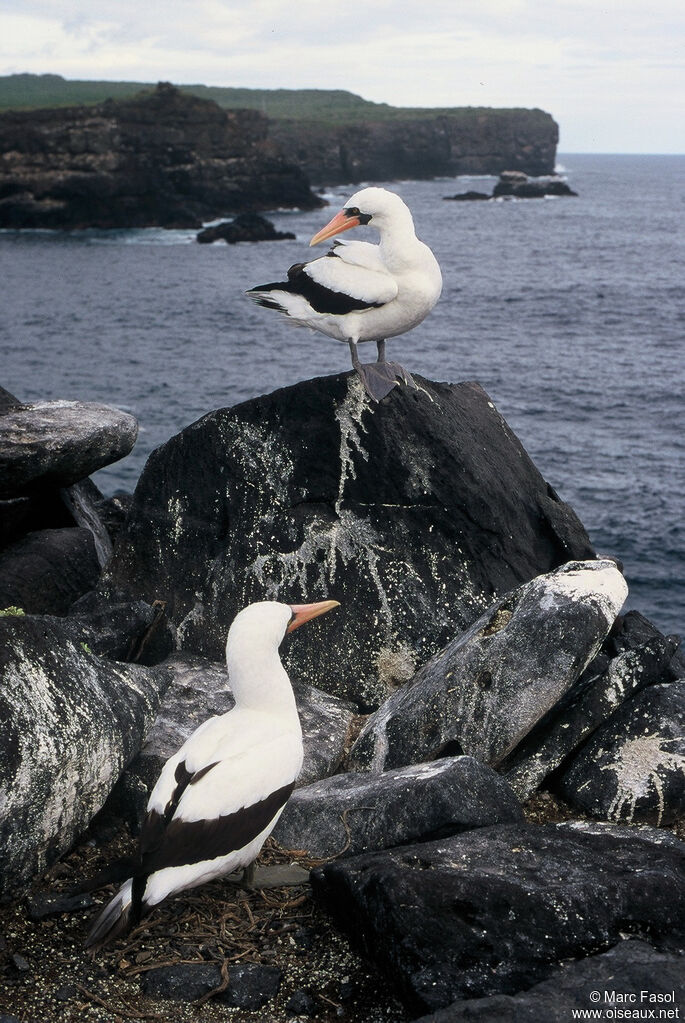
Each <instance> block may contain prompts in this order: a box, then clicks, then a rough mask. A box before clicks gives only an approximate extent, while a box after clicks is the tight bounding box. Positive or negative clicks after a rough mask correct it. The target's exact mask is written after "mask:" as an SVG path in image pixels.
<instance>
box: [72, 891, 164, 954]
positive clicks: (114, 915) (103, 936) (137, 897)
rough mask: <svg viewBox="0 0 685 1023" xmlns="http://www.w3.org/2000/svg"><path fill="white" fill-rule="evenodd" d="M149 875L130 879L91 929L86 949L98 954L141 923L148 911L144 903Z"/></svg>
mask: <svg viewBox="0 0 685 1023" xmlns="http://www.w3.org/2000/svg"><path fill="white" fill-rule="evenodd" d="M146 883H147V875H138V876H136V877H132V878H129V879H128V880H127V881H126V882H125V883H124V884H123V885H122V886H121V888H120V889H119V891H118V892H117V893H116V895H115V896H114V898H113V899H111V900H110V901H109V902H108V903H107V905H106V906H105V908H104V909H103V910H102V912H101V913H100V916H99V917H98V918H97V920H96V921H95V923H94V924H93V926H92V927H91V929H90V933H89V935H88V937H87V938H86V941H85V947H86V948H87V949H89V950H90V951H91V952H97V951H98V950H99V949H101V948H103V946H105V945H109V943H110V942H111V941H114V940H115V939H116V938H118V937H120V936H121V935H122V934H126V932H127V931H129V930H130V929H131V927H135V925H136V924H138V923H140V920H141V918H142V916H144V914H145V913H146V912H147V911H148V909H149V907H147V906H146V905H145V904H144V902H143V893H144V891H145V885H146Z"/></svg>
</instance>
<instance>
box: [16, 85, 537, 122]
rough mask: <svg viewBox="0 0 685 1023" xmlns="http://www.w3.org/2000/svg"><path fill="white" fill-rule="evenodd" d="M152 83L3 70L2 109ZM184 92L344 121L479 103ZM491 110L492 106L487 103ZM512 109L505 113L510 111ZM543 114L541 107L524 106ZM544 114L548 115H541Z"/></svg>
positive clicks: (269, 112) (129, 92)
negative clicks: (406, 103)
mask: <svg viewBox="0 0 685 1023" xmlns="http://www.w3.org/2000/svg"><path fill="white" fill-rule="evenodd" d="M152 88H154V85H152V84H151V83H149V82H97V81H78V80H70V79H66V78H62V76H61V75H33V74H18V75H4V76H3V75H0V110H29V109H37V108H41V107H69V106H76V105H82V104H92V103H102V102H103V101H104V100H106V99H124V98H127V97H130V96H134V95H135V94H136V93H138V92H141V91H149V90H150V89H152ZM178 88H179V89H180V90H181V91H182V92H187V93H190V94H191V95H193V96H199V97H201V98H202V99H209V100H214V102H215V103H218V104H219V106H222V107H225V108H227V109H245V108H248V109H254V110H260V111H261V112H262V113H263V114H265V115H266V116H267V117H272V118H276V119H288V120H291V119H297V120H312V121H326V122H329V123H331V122H337V123H344V122H346V121H359V120H364V121H378V120H392V119H401V118H408V117H425V116H431V117H435V116H436V115H438V114H448V113H449V114H452V115H454V114H456V113H459V114H460V115H462V116H472V115H475V114H476V113H478V111H479V109H480V110H482V109H483V108H477V107H472V108H468V107H458V108H457V107H446V108H438V107H431V108H419V107H392V106H390V105H389V104H387V103H373V102H371V101H370V100H366V99H362V97H361V96H356V95H355V94H354V93H352V92H346V91H345V90H343V89H241V88H229V87H222V86H215V85H181V86H178ZM487 109H488V110H490V108H487ZM512 112H513V110H512V109H507V111H506V113H507V114H511V113H512ZM526 113H527V114H531V113H536V114H543V112H542V111H540V110H536V111H531V110H528V111H526ZM543 116H544V117H545V118H548V117H549V114H544V115H543Z"/></svg>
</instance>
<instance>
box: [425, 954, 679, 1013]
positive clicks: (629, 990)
mask: <svg viewBox="0 0 685 1023" xmlns="http://www.w3.org/2000/svg"><path fill="white" fill-rule="evenodd" d="M684 971H685V959H683V957H682V955H676V954H673V953H672V952H657V951H656V950H655V949H653V948H652V947H651V946H650V945H647V944H645V942H644V941H638V940H635V939H628V940H623V941H620V942H619V943H618V944H617V945H614V947H613V948H611V949H609V951H608V952H602V953H600V954H599V955H593V956H588V957H587V959H576V960H575V961H573V962H570V963H564V965H563V966H561V967H560V969H559V970H557V971H556V972H555V973H553V974H552V976H551V977H550V978H549V979H548V980H543V981H541V982H540V983H539V984H535V986H534V987H532V988H529V989H528V990H527V991H522V992H520V993H519V994H516V995H491V996H490V997H489V998H468V999H466V1000H459V1001H458V1002H453V1003H452V1005H449V1006H448V1007H447V1008H446V1009H438V1011H437V1012H436V1013H431V1015H430V1016H422V1017H421V1019H420V1020H417V1021H416V1023H569V1020H572V1019H574V1018H575V1019H592V1018H593V1017H592V1016H591V1015H589V1014H588V1015H585V1014H586V1013H588V1012H589V1013H592V1012H593V1011H598V1012H601V1013H602V1015H604V1013H605V1010H606V1009H610V1010H613V1012H616V1011H617V1010H618V1011H619V1012H623V1013H626V1015H624V1016H623V1017H621V1016H618V1015H616V1016H614V1017H611V1016H609V1017H605V1018H609V1019H611V1018H614V1019H620V1018H623V1019H631V1018H633V1019H640V1018H642V1019H650V1018H652V1019H658V1018H659V1012H660V1011H662V1010H664V1011H666V1012H668V1011H669V1010H670V1011H671V1012H673V1013H674V1015H673V1016H671V1017H670V1018H671V1019H678V1018H679V1017H678V1015H676V1014H677V1013H678V1008H674V1006H679V1007H680V1008H681V1009H682V1007H683V1004H682V998H681V997H680V992H681V991H682V979H683V972H684ZM619 985H620V986H619ZM596 992H599V1000H596ZM617 994H618V995H619V997H618V998H617V997H616V995H617ZM622 995H623V996H625V995H628V1000H625V999H623V1000H622V999H621V997H620V996H622ZM633 998H634V999H635V1000H634V1001H632V999H633ZM588 1007H590V1008H589V1010H588ZM574 1011H575V1013H576V1014H577V1015H576V1016H575V1017H574ZM649 1012H654V1013H655V1015H654V1016H652V1017H650V1016H649V1015H647V1013H649ZM630 1013H642V1016H641V1017H640V1016H639V1015H633V1016H632V1017H631V1015H629V1014H630ZM596 1018H597V1019H602V1016H597V1017H596ZM661 1018H662V1019H668V1018H669V1017H668V1016H662V1017H661Z"/></svg>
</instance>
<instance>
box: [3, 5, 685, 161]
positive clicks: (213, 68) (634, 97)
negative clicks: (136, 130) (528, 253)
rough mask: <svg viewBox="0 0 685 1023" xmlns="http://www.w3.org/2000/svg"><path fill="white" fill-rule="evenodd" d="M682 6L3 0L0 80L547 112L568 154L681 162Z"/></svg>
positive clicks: (684, 119) (684, 141)
mask: <svg viewBox="0 0 685 1023" xmlns="http://www.w3.org/2000/svg"><path fill="white" fill-rule="evenodd" d="M684 29H685V3H684V2H683V0H660V2H659V3H649V2H647V0H604V2H603V0H468V2H466V0H424V2H420V0H344V2H341V0H162V2H157V3H155V2H154V0H107V2H105V0H72V2H57V0H2V4H1V9H0V74H12V73H15V72H20V71H32V72H35V73H45V72H51V73H56V74H61V75H64V77H65V78H98V79H117V80H128V79H133V80H136V81H144V82H156V81H158V80H167V81H173V82H176V83H194V82H202V83H204V84H207V85H238V86H250V87H260V88H301V87H305V88H321V89H324V88H340V89H349V90H350V91H352V92H355V93H358V94H359V95H361V96H363V97H364V98H365V99H371V100H375V101H377V102H385V103H392V104H394V105H398V106H523V107H542V108H543V109H544V110H548V111H549V112H550V113H551V114H553V116H554V117H555V119H556V120H557V121H558V122H559V125H560V128H561V143H560V150H561V151H562V152H605V153H609V152H618V153H621V152H633V153H638V152H645V153H685V74H684V69H683V64H684V52H685V46H684V42H685V31H684Z"/></svg>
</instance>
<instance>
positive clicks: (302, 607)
mask: <svg viewBox="0 0 685 1023" xmlns="http://www.w3.org/2000/svg"><path fill="white" fill-rule="evenodd" d="M334 607H340V601H339V600H320V601H319V602H318V603H317V604H291V605H290V610H291V611H292V613H293V619H292V621H291V622H290V625H289V626H288V628H287V630H286V631H287V632H293V631H294V630H295V629H299V627H300V625H304V623H305V622H310V621H311V620H312V618H318V617H319V615H325V614H326V612H327V611H332V610H333V608H334Z"/></svg>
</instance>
